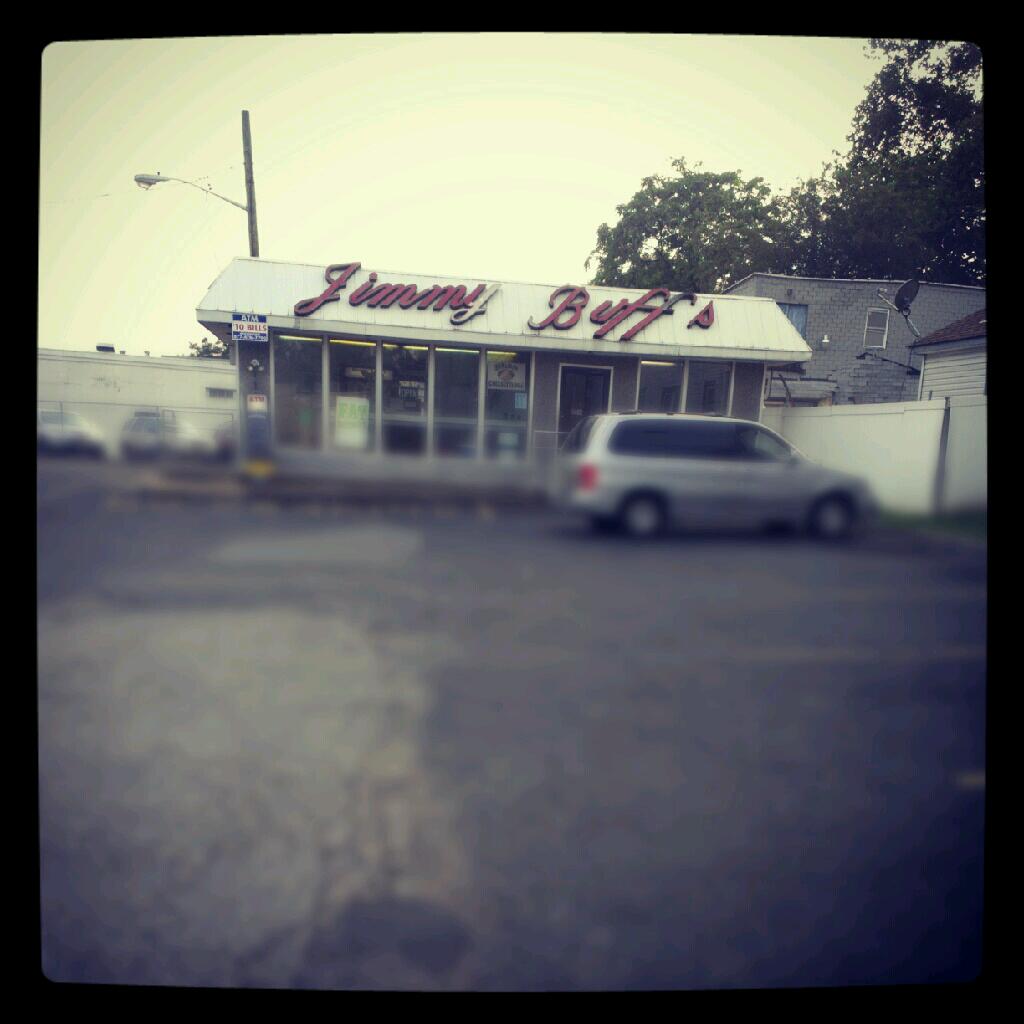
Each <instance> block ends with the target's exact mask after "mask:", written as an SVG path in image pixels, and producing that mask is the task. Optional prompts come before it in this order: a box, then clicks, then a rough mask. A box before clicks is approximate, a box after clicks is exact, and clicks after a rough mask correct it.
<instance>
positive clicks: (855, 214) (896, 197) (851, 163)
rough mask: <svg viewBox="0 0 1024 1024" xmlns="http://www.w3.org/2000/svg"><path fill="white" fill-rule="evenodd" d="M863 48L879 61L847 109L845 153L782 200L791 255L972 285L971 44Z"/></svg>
mask: <svg viewBox="0 0 1024 1024" xmlns="http://www.w3.org/2000/svg"><path fill="white" fill-rule="evenodd" d="M871 49H872V50H873V51H875V52H876V53H877V54H879V55H881V56H883V57H884V60H885V63H884V64H883V67H882V68H881V70H880V71H879V72H878V74H877V75H876V76H875V78H874V80H873V81H872V82H871V84H870V86H869V87H868V91H867V95H866V96H865V98H864V100H863V101H862V102H861V103H860V104H859V106H858V107H857V109H856V111H855V113H854V118H853V129H852V131H851V134H850V135H849V136H848V140H849V142H850V144H851V148H850V151H849V153H848V154H847V156H846V158H845V159H844V158H839V159H837V160H836V161H835V162H834V163H833V164H830V165H828V166H826V168H825V169H824V171H823V173H822V175H821V176H820V177H819V178H817V179H813V180H812V181H811V182H805V183H802V184H801V185H800V186H798V187H797V188H796V189H794V190H793V191H792V192H791V193H790V196H789V197H788V199H787V200H786V201H784V203H783V206H784V209H786V210H787V212H788V214H789V225H790V228H791V231H792V233H793V236H794V237H795V238H796V239H797V241H796V242H795V244H794V250H793V253H792V263H793V265H794V267H795V268H796V269H797V272H798V273H805V274H809V275H811V276H840V277H890V278H900V277H908V276H910V275H911V274H913V273H915V272H917V273H920V274H921V276H922V279H924V280H933V281H944V282H947V283H950V284H984V281H985V168H984V148H983V142H984V132H983V109H982V97H981V51H980V50H979V49H978V48H977V47H976V46H974V45H973V44H972V43H937V42H933V41H928V40H917V41H908V40H884V39H882V40H879V39H873V40H872V41H871ZM837 157H838V154H837ZM823 271H824V273H823Z"/></svg>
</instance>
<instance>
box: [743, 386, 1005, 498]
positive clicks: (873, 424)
mask: <svg viewBox="0 0 1024 1024" xmlns="http://www.w3.org/2000/svg"><path fill="white" fill-rule="evenodd" d="M986 404H987V400H986V399H985V398H984V397H971V398H952V399H950V418H949V434H948V438H947V449H946V479H945V488H944V494H945V499H944V502H943V507H944V509H945V510H947V511H953V510H956V509H959V508H969V507H984V505H985V504H986V502H987V477H986V468H985V464H986V457H987V450H986V445H987V436H986V411H987V410H986ZM943 410H944V402H943V401H942V400H940V399H935V400H933V401H930V402H891V403H889V402H887V403H884V404H878V405H848V406H846V405H843V406H825V407H820V408H813V409H790V408H785V407H783V408H777V409H765V415H764V417H763V422H764V423H765V425H766V426H768V427H771V428H772V429H773V430H777V431H778V432H779V433H780V434H781V435H782V436H783V437H785V438H786V439H787V440H788V441H790V442H792V443H793V444H794V445H796V447H797V448H799V449H800V450H801V451H802V452H803V453H804V454H805V455H807V456H808V457H810V458H812V459H814V460H815V461H817V462H820V463H821V464H822V465H825V466H829V467H831V468H834V469H839V470H845V471H847V472H850V473H856V474H858V475H860V476H863V477H864V478H865V479H866V480H867V481H868V482H869V483H870V484H871V486H872V488H873V489H874V491H875V494H876V495H877V496H878V500H879V502H880V503H881V504H882V505H883V506H884V507H885V508H888V509H892V510H893V511H903V512H919V513H930V512H933V511H935V508H934V487H935V474H936V469H937V466H938V457H939V444H940V439H941V435H942V419H943Z"/></svg>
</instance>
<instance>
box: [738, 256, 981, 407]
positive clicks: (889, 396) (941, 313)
mask: <svg viewBox="0 0 1024 1024" xmlns="http://www.w3.org/2000/svg"><path fill="white" fill-rule="evenodd" d="M902 283H903V282H902V281H840V280H837V281H831V280H818V279H814V278H799V277H775V276H769V275H764V274H754V275H752V276H751V277H748V278H747V279H746V280H744V281H741V282H740V283H739V284H737V285H735V286H734V287H733V288H730V289H729V294H732V295H756V296H759V297H762V298H771V299H775V301H776V302H788V303H793V304H796V305H806V306H807V344H808V345H809V346H810V348H811V351H812V353H813V355H812V356H811V358H810V359H809V360H807V362H806V363H805V364H804V368H805V371H806V374H807V376H809V377H830V378H831V379H833V380H835V381H836V383H837V385H838V388H837V390H836V394H835V397H834V402H835V403H836V404H837V405H844V404H848V403H849V402H850V400H851V399H853V400H854V401H855V402H856V403H857V404H860V405H863V404H868V403H874V402H900V401H913V400H915V399H916V398H917V389H918V380H919V378H918V377H916V376H911V375H909V374H908V373H907V371H906V370H904V369H901V368H900V367H899V366H893V365H891V364H889V363H883V362H880V361H878V360H876V359H873V358H871V357H870V356H868V357H867V358H866V359H862V360H859V361H858V360H857V359H856V357H857V356H858V355H860V354H861V353H862V352H864V351H865V346H864V326H865V322H866V319H867V313H868V310H869V309H886V308H887V307H886V305H885V303H884V302H882V300H881V299H879V298H878V289H879V288H881V289H882V290H883V291H884V292H885V293H886V295H887V296H888V298H889V301H890V302H891V301H892V299H893V298H894V297H895V295H896V289H897V288H898V287H899V286H900V285H901V284H902ZM984 305H985V290H984V289H983V288H965V287H958V286H956V285H942V284H922V285H921V288H920V290H919V291H918V293H917V297H916V298H915V299H914V302H913V306H912V308H911V311H910V318H911V320H913V321H914V325H915V326H916V327H917V329H918V331H919V332H920V333H921V336H922V337H924V336H925V335H926V334H930V333H931V332H932V331H935V330H938V329H939V328H940V327H945V326H946V324H949V323H952V322H953V321H954V320H959V319H960V318H961V317H965V316H967V314H968V313H973V312H974V311H975V310H978V309H981V308H983V307H984ZM826 334H827V335H828V337H829V343H828V344H827V345H823V344H822V343H821V339H822V337H823V336H824V335H826ZM914 340H915V339H914V333H913V331H911V329H910V327H909V326H908V325H907V323H906V321H905V320H904V319H903V317H902V316H900V315H899V313H896V312H894V311H893V310H889V331H888V336H887V338H886V343H885V348H876V349H871V351H873V352H877V353H878V354H879V355H881V356H885V358H887V359H894V360H896V361H897V362H900V363H908V364H910V365H912V366H914V367H916V368H918V369H920V366H921V357H920V356H919V355H917V354H914V353H913V351H912V350H911V349H910V348H909V345H910V343H911V342H912V341H914Z"/></svg>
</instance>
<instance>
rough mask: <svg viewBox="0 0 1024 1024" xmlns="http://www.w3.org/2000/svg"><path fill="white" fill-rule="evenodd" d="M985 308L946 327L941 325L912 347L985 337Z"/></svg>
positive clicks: (919, 339)
mask: <svg viewBox="0 0 1024 1024" xmlns="http://www.w3.org/2000/svg"><path fill="white" fill-rule="evenodd" d="M985 328H986V320H985V310H984V309H983V308H982V309H979V310H977V311H976V312H974V313H971V314H969V315H968V316H965V317H964V318H963V319H962V320H954V321H953V323H951V324H946V326H945V327H940V328H939V329H938V330H937V331H932V333H931V334H926V335H925V336H924V337H923V338H918V340H917V341H915V342H912V343H911V348H918V347H920V346H921V345H935V344H937V343H938V342H940V341H967V340H968V339H970V338H984V337H985V335H986V333H987V331H986V329H985Z"/></svg>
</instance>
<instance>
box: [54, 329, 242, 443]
mask: <svg viewBox="0 0 1024 1024" xmlns="http://www.w3.org/2000/svg"><path fill="white" fill-rule="evenodd" d="M37 367H38V377H37V381H38V383H37V391H36V405H37V408H38V409H59V410H61V411H64V412H75V413H78V415H80V416H81V417H82V418H83V419H84V420H87V421H88V422H90V423H92V424H94V425H95V426H96V427H98V428H99V429H100V430H101V431H102V432H103V434H104V438H105V440H106V442H107V444H108V447H109V449H110V451H111V452H112V453H113V452H114V451H116V448H117V441H118V438H119V436H120V433H121V429H122V428H123V426H124V424H125V423H126V422H127V420H128V419H130V418H131V416H132V415H133V414H134V413H135V412H137V411H152V412H158V413H161V414H163V415H170V414H173V416H174V419H175V420H176V421H178V422H183V423H186V424H188V425H189V426H192V427H194V428H195V429H196V430H198V431H201V432H202V433H204V434H208V435H212V434H213V432H214V431H215V430H216V429H217V428H218V427H220V426H223V425H224V424H225V423H229V422H232V421H233V420H235V419H236V418H237V415H238V371H237V369H236V368H235V367H234V366H232V365H231V363H230V362H229V361H228V360H227V359H198V358H189V357H168V356H129V355H121V354H120V353H117V352H75V351H66V350H62V349H50V348H41V349H39V356H38V362H37Z"/></svg>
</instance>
